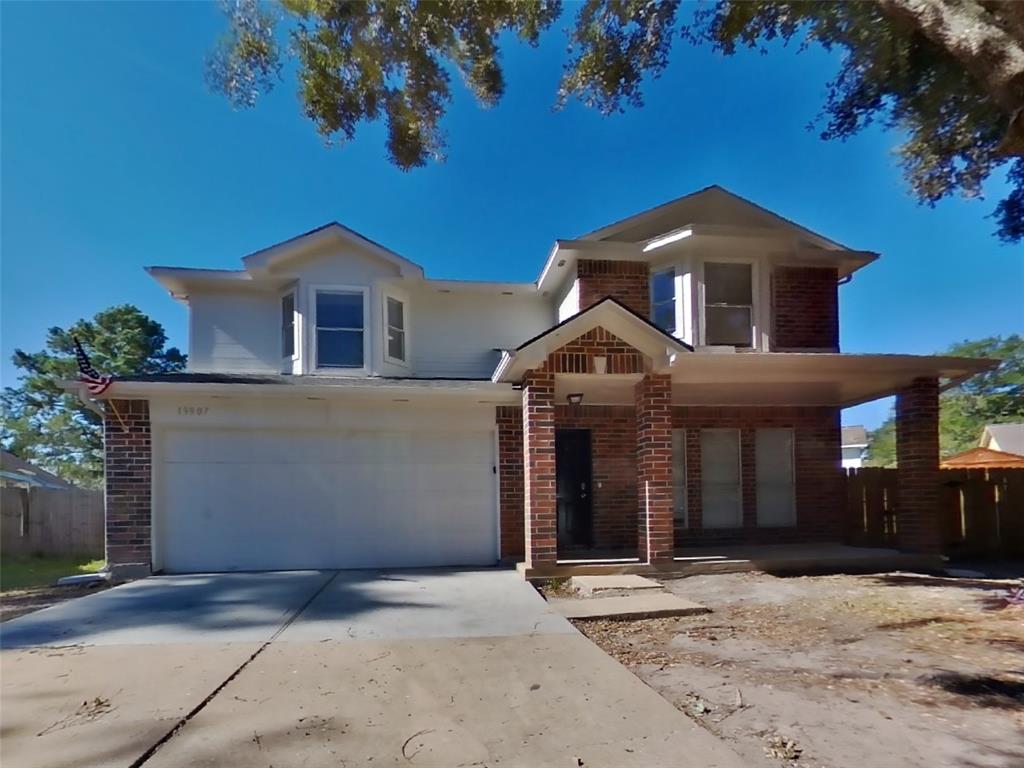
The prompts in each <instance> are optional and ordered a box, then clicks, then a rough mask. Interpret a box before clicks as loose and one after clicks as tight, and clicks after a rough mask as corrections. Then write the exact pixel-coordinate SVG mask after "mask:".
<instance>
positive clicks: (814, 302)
mask: <svg viewBox="0 0 1024 768" xmlns="http://www.w3.org/2000/svg"><path fill="white" fill-rule="evenodd" d="M838 280H839V274H838V272H837V271H836V270H835V269H821V268H818V267H776V268H775V270H774V272H773V274H772V318H773V325H774V328H773V332H772V349H773V350H785V349H822V350H833V351H836V352H838V351H839V286H838Z"/></svg>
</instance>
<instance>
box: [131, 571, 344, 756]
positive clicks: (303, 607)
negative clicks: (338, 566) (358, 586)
mask: <svg viewBox="0 0 1024 768" xmlns="http://www.w3.org/2000/svg"><path fill="white" fill-rule="evenodd" d="M338 573H339V571H334V572H333V573H331V576H330V578H328V579H327V580H326V581H324V583H323V584H321V585H320V586H319V588H318V589H317V590H316V591H315V592H314V593H313V594H312V595H310V597H309V599H308V600H306V602H304V603H303V604H302V605H301V606H299V607H298V608H297V609H296V610H295V611H293V612H292V614H291V616H289V617H288V620H287V621H285V622H284V623H283V624H282V625H281V626H280V627H278V628H277V630H276V631H275V632H274V634H272V635H271V636H270V637H269V638H267V640H265V641H264V642H263V643H262V644H261V645H260V647H259V648H257V649H256V650H255V651H253V653H252V655H251V656H249V658H247V659H246V660H245V661H243V662H242V663H241V664H239V665H238V667H237V668H236V669H235V670H234V671H233V672H232V673H231V674H230V675H228V676H227V677H226V678H224V680H223V681H222V682H221V684H220V685H218V686H217V687H216V688H214V689H213V690H212V691H211V692H210V693H209V695H207V696H206V698H204V699H203V700H202V701H200V702H199V703H198V704H196V706H195V707H193V708H192V709H191V710H189V711H188V712H187V713H186V714H185V716H184V717H182V718H181V719H180V720H178V722H176V723H175V724H174V727H172V728H171V729H170V730H169V731H168V732H167V733H165V734H164V735H163V736H161V737H160V738H159V739H157V741H156V742H155V743H154V744H153V745H152V746H151V747H150V748H149V749H147V750H146V751H145V752H143V753H142V754H141V755H140V756H139V757H138V758H137V759H136V760H135V761H134V762H133V763H132V764H131V765H129V766H128V768H140V766H142V765H144V764H145V763H146V762H147V761H148V760H149V759H150V758H151V757H153V755H155V754H156V753H157V752H158V751H159V750H160V748H161V747H163V746H164V745H165V744H166V743H167V742H169V741H170V740H171V739H173V738H174V737H175V736H176V735H177V734H178V733H179V732H180V731H181V729H182V728H184V727H185V726H186V725H188V723H189V721H190V720H191V719H192V718H194V717H195V716H196V715H198V714H199V713H200V712H202V711H203V710H204V709H205V708H206V706H207V705H208V704H209V703H210V702H212V701H213V700H214V699H215V698H217V695H218V694H219V693H220V692H221V691H223V690H224V689H225V688H227V687H228V685H230V684H231V681H233V680H234V679H235V678H237V677H238V676H239V675H240V674H242V672H243V671H244V670H245V668H246V667H248V666H249V665H250V664H251V663H252V662H253V661H255V660H256V657H257V656H259V655H260V654H261V653H263V652H264V651H265V650H266V649H267V648H269V647H270V646H271V645H272V644H273V643H274V641H275V640H277V638H279V637H280V636H281V633H283V632H284V631H285V630H286V629H288V627H290V626H291V625H292V623H293V622H294V621H295V620H296V619H297V618H299V616H301V615H302V612H303V611H305V610H306V609H307V608H308V607H309V606H310V605H311V604H312V602H313V601H314V600H316V599H317V598H318V597H319V596H320V594H321V593H322V592H323V591H324V590H325V589H327V587H329V586H330V584H331V582H333V581H334V580H335V579H336V578H337V576H338Z"/></svg>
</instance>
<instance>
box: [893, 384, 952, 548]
mask: <svg viewBox="0 0 1024 768" xmlns="http://www.w3.org/2000/svg"><path fill="white" fill-rule="evenodd" d="M896 465H897V467H898V470H897V475H896V477H897V494H896V495H897V499H896V504H897V506H896V512H897V519H898V526H899V527H898V530H897V537H898V540H899V545H900V549H904V550H907V551H911V552H927V553H941V552H942V536H941V530H940V520H939V514H938V512H939V493H940V490H941V489H940V488H939V382H938V380H937V379H931V378H925V379H915V380H914V382H913V384H911V385H910V386H909V387H906V388H905V389H903V390H902V391H900V392H899V393H898V394H897V395H896Z"/></svg>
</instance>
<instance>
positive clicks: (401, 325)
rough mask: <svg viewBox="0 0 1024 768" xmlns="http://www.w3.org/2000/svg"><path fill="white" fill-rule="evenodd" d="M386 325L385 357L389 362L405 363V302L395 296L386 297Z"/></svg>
mask: <svg viewBox="0 0 1024 768" xmlns="http://www.w3.org/2000/svg"><path fill="white" fill-rule="evenodd" d="M384 326H385V337H386V338H385V348H384V356H385V358H386V359H387V360H388V361H389V362H393V363H400V364H402V365H405V363H406V351H405V302H403V301H401V300H400V299H396V298H395V297H394V296H387V297H385V299H384Z"/></svg>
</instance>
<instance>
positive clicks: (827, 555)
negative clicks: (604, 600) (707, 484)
mask: <svg viewBox="0 0 1024 768" xmlns="http://www.w3.org/2000/svg"><path fill="white" fill-rule="evenodd" d="M604 555H605V553H602V557H600V558H596V559H592V560H590V559H586V558H585V557H584V556H583V555H582V554H580V555H576V556H574V558H573V559H572V560H559V561H558V562H557V563H554V564H551V565H543V566H536V567H533V568H527V567H526V564H525V563H519V564H518V566H517V568H518V570H519V573H520V574H521V575H522V576H523V577H524V578H526V579H532V580H538V581H543V580H545V579H551V578H566V577H576V576H584V575H610V574H638V575H641V576H664V577H669V578H671V577H673V576H696V575H706V574H712V573H743V572H748V571H764V572H766V573H827V572H833V573H836V572H856V573H882V572H885V571H898V570H903V571H929V572H930V571H939V570H941V569H942V568H943V567H944V563H945V560H944V559H943V557H942V556H941V555H933V554H921V553H913V552H900V551H899V550H895V549H882V548H877V547H854V546H850V545H848V544H839V543H830V542H821V543H804V544H735V545H722V546H713V547H712V546H703V547H681V548H677V549H676V553H675V557H674V558H673V560H672V561H671V562H666V563H659V564H657V565H651V564H649V563H641V562H640V561H638V560H636V559H629V558H628V555H627V556H625V557H623V558H619V559H611V558H609V557H607V556H604Z"/></svg>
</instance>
